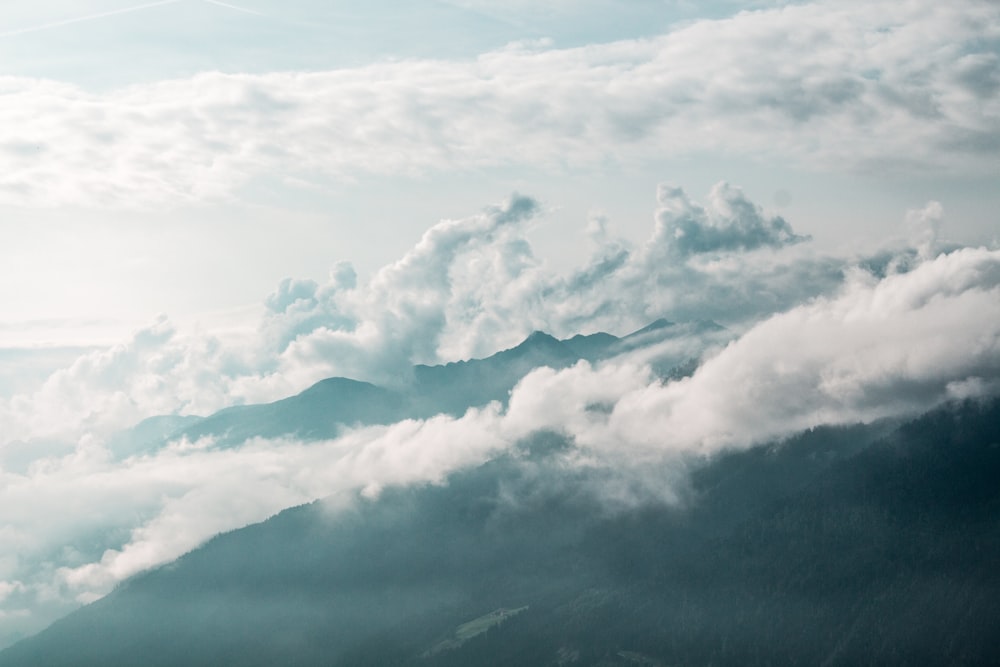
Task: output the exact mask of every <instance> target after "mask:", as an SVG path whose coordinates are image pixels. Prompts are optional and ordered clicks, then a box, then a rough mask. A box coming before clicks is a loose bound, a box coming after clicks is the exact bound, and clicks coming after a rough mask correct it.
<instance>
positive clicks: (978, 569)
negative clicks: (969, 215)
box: [0, 341, 1000, 667]
mask: <svg viewBox="0 0 1000 667" xmlns="http://www.w3.org/2000/svg"><path fill="white" fill-rule="evenodd" d="M535 344H537V345H539V346H550V345H551V342H550V341H535V343H532V345H535ZM515 349H516V348H515ZM566 446H567V445H566V443H565V442H563V441H562V440H561V439H560V438H559V437H557V436H555V435H553V434H541V435H539V436H537V437H535V438H533V439H532V440H531V441H529V442H525V443H524V444H523V447H522V449H521V450H520V451H519V452H515V453H513V454H511V455H508V456H501V457H500V458H498V459H496V460H494V461H491V462H489V463H487V464H485V465H483V466H480V467H477V468H474V469H470V470H465V471H461V472H459V473H456V474H454V475H452V476H451V477H450V478H449V480H448V481H447V483H446V484H443V485H428V486H422V487H410V488H402V489H388V490H386V491H385V492H384V493H383V495H382V496H381V497H380V498H379V499H377V500H364V499H361V498H359V499H358V500H357V503H356V505H355V506H354V507H353V508H352V509H349V510H345V511H343V512H340V513H338V514H331V513H330V512H329V511H328V510H326V509H325V508H324V507H323V506H322V504H321V503H314V504H312V505H307V506H303V507H298V508H294V509H290V510H287V511H285V512H283V513H281V514H279V515H277V516H275V517H273V518H272V519H270V520H268V521H266V522H264V523H261V524H257V525H254V526H250V527H247V528H244V529H241V530H237V531H233V532H231V533H227V534H224V535H220V536H218V537H217V538H215V539H213V540H211V541H210V542H209V543H207V544H206V545H204V546H203V547H202V548H200V549H198V550H196V551H194V552H192V553H190V554H188V555H187V556H185V557H183V558H181V559H179V560H178V561H176V562H175V563H172V564H170V565H168V566H165V567H162V568H159V569H157V570H154V571H151V572H148V573H145V574H142V575H139V576H137V577H134V578H133V579H131V580H129V581H128V582H126V583H125V584H123V585H122V586H120V587H119V588H118V589H117V590H116V591H115V592H113V593H112V594H111V595H109V596H107V597H106V598H104V599H103V600H100V601H98V602H96V603H94V604H92V605H89V606H87V607H85V608H83V609H81V610H80V611H78V612H76V613H74V614H72V615H70V616H69V617H67V618H65V619H63V620H62V621H59V622H57V623H56V624H54V625H53V626H51V627H50V628H49V629H48V630H46V631H44V632H42V633H41V634H39V635H38V636H36V637H34V638H31V639H28V640H25V641H22V642H21V643H19V644H17V645H15V646H13V647H11V648H9V649H7V650H6V651H3V652H0V667H29V666H30V667H35V666H37V665H46V666H49V667H59V666H63V665H66V666H68V665H106V666H110V667H117V666H121V665H147V666H157V665H163V666H166V665H171V666H173V665H220V664H233V665H275V664H280V665H301V666H311V665H326V666H339V665H343V666H348V665H350V666H365V665H414V666H416V665H422V666H432V667H443V666H451V665H455V666H457V665H463V666H466V667H469V666H473V667H474V666H479V665H524V666H534V665H539V666H540V665H618V666H631V665H647V666H651V665H682V664H683V665H709V664H712V665H740V666H744V665H791V664H803V665H916V664H919V665H945V664H949V665H950V664H967V665H995V664H1000V568H997V563H1000V520H998V519H1000V484H997V480H998V479H1000V400H993V401H991V402H986V403H977V402H972V401H969V402H964V403H959V404H955V405H950V406H946V407H943V408H941V409H938V410H935V411H933V412H931V413H928V414H927V415H924V416H922V417H920V418H917V419H915V420H912V421H909V422H906V423H902V424H898V423H892V422H881V423H876V424H873V425H868V426H855V427H849V428H832V427H823V428H817V429H814V430H812V431H809V432H807V433H804V434H801V435H799V436H797V437H795V438H792V439H790V440H788V441H786V442H783V443H775V444H773V445H770V446H762V447H757V448H754V449H751V450H748V451H743V452H737V453H730V454H726V455H722V456H719V457H717V458H715V459H714V460H712V461H710V462H707V463H705V464H703V465H700V466H698V467H696V468H694V469H692V471H691V473H690V488H689V490H688V492H687V493H686V495H685V500H684V502H682V503H681V504H680V505H679V506H667V505H663V504H659V503H656V502H653V501H648V502H643V503H637V504H635V505H634V506H625V507H623V506H620V505H607V504H605V503H604V502H602V501H601V500H600V498H601V494H600V493H599V492H598V491H599V490H600V489H601V488H603V487H602V485H603V484H604V483H605V482H607V481H608V480H606V479H604V478H603V476H602V475H603V473H601V472H600V471H599V470H594V469H582V468H581V469H575V468H567V467H566V466H565V465H564V464H563V463H562V461H563V459H561V458H560V456H559V455H560V453H561V452H562V451H563V450H564V448H565V447H566Z"/></svg>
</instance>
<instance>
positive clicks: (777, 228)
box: [650, 183, 808, 257]
mask: <svg viewBox="0 0 1000 667" xmlns="http://www.w3.org/2000/svg"><path fill="white" fill-rule="evenodd" d="M657 199H658V200H659V203H660V210H659V213H658V214H657V216H656V231H655V233H654V235H653V238H652V239H651V241H650V245H651V246H658V247H660V248H662V249H663V250H665V251H667V252H668V253H670V254H672V255H677V256H680V257H688V256H690V255H696V254H700V253H708V252H717V251H720V250H723V251H724V250H754V249H756V248H760V247H764V246H770V247H772V248H780V247H781V246H783V245H790V244H793V243H800V242H802V241H806V240H808V237H806V236H799V235H798V234H796V233H795V232H793V231H792V226H791V225H789V224H788V222H786V221H785V220H784V219H783V218H781V217H780V216H775V217H773V218H770V219H768V218H767V217H766V216H765V215H764V213H763V211H762V210H761V208H760V207H759V206H757V205H756V204H754V203H753V202H751V201H750V200H748V199H747V198H746V196H745V195H744V194H743V193H742V192H741V191H740V190H739V189H738V188H733V187H730V186H729V184H728V183H719V184H718V185H716V186H715V187H714V188H712V191H711V192H710V193H709V196H708V208H707V209H705V208H702V207H701V206H698V205H697V204H694V203H692V202H691V200H690V199H688V197H687V195H686V194H685V192H684V190H683V189H681V188H679V187H676V186H670V185H661V186H660V187H659V190H658V192H657Z"/></svg>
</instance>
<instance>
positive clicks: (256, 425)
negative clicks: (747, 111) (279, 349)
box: [118, 320, 721, 452]
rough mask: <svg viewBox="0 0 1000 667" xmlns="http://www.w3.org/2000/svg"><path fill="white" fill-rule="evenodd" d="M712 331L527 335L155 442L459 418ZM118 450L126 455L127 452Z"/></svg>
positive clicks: (683, 328)
mask: <svg viewBox="0 0 1000 667" xmlns="http://www.w3.org/2000/svg"><path fill="white" fill-rule="evenodd" d="M713 330H721V327H720V326H719V325H717V324H714V323H709V324H706V323H694V324H673V323H670V322H667V321H666V320H657V321H656V322H654V323H653V324H651V325H649V326H647V327H644V328H643V329H640V330H639V331H637V332H635V333H633V334H630V335H628V336H624V337H622V338H619V337H617V336H613V335H611V334H607V333H595V334H591V335H577V336H573V337H572V338H568V339H566V340H559V339H557V338H555V337H553V336H550V335H549V334H546V333H544V332H541V331H535V332H534V333H532V334H531V335H530V336H528V337H527V338H526V339H525V340H524V341H523V342H522V343H521V344H520V345H517V346H516V347H513V348H510V349H508V350H503V351H501V352H497V353H496V354H494V355H492V356H490V357H487V358H485V359H471V360H468V361H458V362H453V363H448V364H443V365H438V366H425V365H418V366H414V367H413V374H412V379H411V381H410V382H408V383H406V384H405V385H403V386H401V387H394V388H385V387H379V386H376V385H373V384H369V383H367V382H359V381H357V380H350V379H347V378H328V379H326V380H322V381H320V382H318V383H317V384H315V385H313V386H312V387H310V388H308V389H306V390H305V391H303V392H302V393H300V394H297V395H295V396H291V397H289V398H285V399H282V400H280V401H275V402H273V403H267V404H263V405H241V406H235V407H231V408H226V409H224V410H221V411H219V412H217V413H215V414H213V415H210V416H208V417H205V418H203V419H198V418H195V419H194V420H193V421H191V418H186V419H188V421H186V422H184V423H182V424H180V425H179V427H178V428H177V429H176V430H174V431H172V432H164V433H162V434H161V435H160V441H161V442H162V441H163V440H165V439H167V438H171V439H175V438H180V437H187V438H188V439H189V440H197V439H198V438H200V437H203V436H214V437H216V438H217V439H218V440H219V443H220V444H221V445H222V446H225V445H227V444H229V445H231V444H238V443H241V442H243V441H244V440H246V439H247V438H250V437H255V436H260V437H270V438H273V437H279V436H283V435H288V436H295V437H300V438H306V439H321V438H332V437H335V436H336V435H337V434H338V433H339V432H340V431H341V430H342V429H343V427H345V426H353V425H358V424H391V423H394V422H397V421H400V420H402V419H419V418H426V417H431V416H433V415H436V414H442V413H445V414H451V415H454V416H460V415H462V414H464V413H465V411H466V410H468V409H469V408H470V407H479V406H483V405H486V404H487V403H489V402H490V401H501V402H506V401H507V399H508V397H509V394H510V391H511V389H513V388H514V386H515V385H516V384H517V383H518V381H520V380H521V378H523V377H524V376H525V375H527V374H528V373H530V372H531V371H532V370H534V369H535V368H539V367H541V366H548V367H550V368H556V369H561V368H568V367H569V366H572V365H573V364H575V363H576V362H578V361H580V360H581V359H583V360H586V361H590V362H598V361H600V360H602V359H607V358H609V357H612V356H614V355H616V354H621V353H623V352H627V351H630V350H636V349H639V348H642V347H648V346H651V345H654V344H655V343H658V342H661V341H663V340H665V339H668V338H670V337H684V336H697V335H700V334H703V333H704V332H706V331H713ZM686 361H688V359H687V358H686V357H685V358H675V357H673V356H670V355H665V356H662V357H660V358H658V359H657V360H656V364H655V367H656V369H657V370H662V371H663V373H664V374H668V373H669V372H670V371H671V370H673V369H675V368H677V367H678V365H680V364H683V363H684V362H686ZM161 419H165V420H166V419H177V418H161ZM146 430H149V429H146ZM125 439H126V440H128V438H125ZM148 446H149V444H148V441H144V444H143V447H146V448H148ZM118 449H119V450H120V451H125V452H127V451H130V449H129V448H128V447H119V448H118ZM132 449H136V447H134V446H133V447H132Z"/></svg>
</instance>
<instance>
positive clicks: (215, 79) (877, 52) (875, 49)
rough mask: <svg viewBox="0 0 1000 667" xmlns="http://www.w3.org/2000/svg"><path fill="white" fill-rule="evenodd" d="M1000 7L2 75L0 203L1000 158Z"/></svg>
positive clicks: (821, 8)
mask: <svg viewBox="0 0 1000 667" xmlns="http://www.w3.org/2000/svg"><path fill="white" fill-rule="evenodd" d="M997 26H1000V8H998V7H997V6H996V4H995V3H990V2H985V1H983V0H962V1H961V2H952V3H935V2H930V0H920V1H917V2H909V3H905V4H902V5H901V4H899V3H887V2H876V3H872V2H861V1H860V0H856V1H855V0H852V1H851V2H841V1H838V2H833V1H818V2H812V3H805V4H800V5H791V6H784V7H780V8H770V9H762V10H759V11H751V12H741V13H739V14H737V15H735V16H733V17H731V18H727V19H722V20H702V21H698V22H694V23H691V24H686V25H683V26H680V27H676V28H674V29H672V30H671V31H669V32H667V33H666V34H663V35H661V36H659V37H656V38H652V39H644V40H630V41H621V42H614V43H609V44H604V45H594V46H587V47H582V48H575V49H551V48H550V49H547V50H538V49H532V50H524V49H516V48H512V49H503V50H500V51H496V52H491V53H486V54H483V55H482V56H480V57H479V58H476V59H474V60H470V61H457V62H452V61H429V60H410V61H403V62H390V63H380V64H377V65H370V66H365V67H358V68H353V69H341V70H335V71H326V72H310V73H301V72H284V73H272V74H261V75H248V74H223V73H204V74H200V75H198V76H195V77H193V78H190V79H184V80H175V81H165V82H160V83H153V84H144V85H139V86H133V87H129V88H126V89H122V90H116V91H111V92H106V93H92V92H87V91H85V90H82V89H80V88H77V87H75V86H72V85H68V84H64V83H59V82H54V81H40V80H34V79H22V78H13V77H6V78H3V79H0V95H2V96H3V100H4V104H2V105H0V174H2V176H0V201H2V202H7V203H13V204H18V205H27V206H53V205H60V204H70V205H83V206H97V207H102V206H156V205H161V204H163V203H172V204H183V203H187V202H194V201H202V200H205V199H219V198H225V197H228V196H231V195H232V194H233V193H234V192H235V190H236V189H237V188H239V187H240V186H241V185H244V184H246V183H248V182H249V181H250V180H251V179H253V178H255V177H258V176H260V175H263V174H275V173H277V174H286V175H287V177H288V178H289V182H294V181H303V182H314V181H315V180H316V178H334V179H350V178H352V175H354V174H357V173H358V172H368V173H414V172H420V171H426V170H429V169H450V168H468V167H478V166H489V165H511V164H530V165H533V166H546V165H547V166H564V165H567V164H570V165H586V164H599V163H603V162H605V161H607V160H609V159H610V160H613V161H619V162H631V161H634V160H643V159H647V158H656V157H662V156H664V155H672V156H679V155H689V154H693V153H696V152H703V151H724V152H726V153H727V154H733V153H736V154H747V155H753V156H755V157H758V158H759V157H771V158H773V159H777V160H780V161H781V162H782V163H787V162H792V163H798V164H800V165H804V166H808V167H810V168H815V167H817V166H819V167H822V166H836V167H838V168H843V167H846V168H862V169H864V168H871V167H878V168H886V167H890V166H895V167H897V168H898V167H909V166H915V165H916V166H921V167H924V168H926V167H932V168H935V169H945V170H952V171H954V170H958V171H968V170H971V169H982V168H983V167H984V166H985V167H990V168H995V167H996V165H997V158H996V155H997V151H996V147H997V144H998V137H1000V94H998V87H997V85H996V77H995V75H994V73H995V67H992V66H993V65H995V64H996V54H995V52H994V49H993V47H992V46H991V44H993V43H994V41H995V40H996V39H997V37H998V30H1000V29H998V28H997Z"/></svg>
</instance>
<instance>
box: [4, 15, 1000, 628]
mask: <svg viewBox="0 0 1000 667" xmlns="http://www.w3.org/2000/svg"><path fill="white" fill-rule="evenodd" d="M998 47H1000V7H998V6H997V4H996V3H995V2H988V1H986V0H959V1H957V2H952V3H940V2H933V1H932V0H909V1H907V2H870V1H861V0H835V1H834V0H814V1H811V2H795V3H785V2H764V1H761V2H751V3H740V2H728V1H727V2H712V3H700V2H699V3H696V2H686V1H677V2H666V1H653V0H630V1H629V2H611V1H610V0H549V2H544V3H542V2H538V1H537V0H536V1H534V2H528V1H527V0H524V1H522V0H508V1H507V2H503V3H500V2H489V1H487V0H453V1H451V2H446V1H439V2H396V1H390V0H380V1H379V2H366V3H363V4H362V3H356V4H355V3H347V2H319V1H318V0H317V1H313V0H300V1H298V2H280V3H279V2H276V1H272V0H236V1H234V2H228V1H226V2H221V1H220V2H209V1H206V0H176V1H172V2H171V1H164V2H152V1H151V2H136V3H130V2H127V1H126V0H100V1H91V0H73V1H70V0H63V1H55V0H37V1H35V2H32V3H5V4H4V6H3V7H2V8H0V305H2V308H0V424H2V425H3V429H2V432H0V536H2V537H3V539H2V540H0V645H3V644H5V643H8V642H9V641H11V640H12V639H13V638H14V637H15V636H16V635H17V633H19V632H29V631H33V630H37V629H38V628H40V627H41V626H42V625H44V624H45V623H47V622H48V621H51V620H52V619H54V618H56V617H58V616H59V615H60V614H63V613H65V612H66V611H67V610H69V609H71V608H72V607H73V606H74V605H76V604H79V603H81V602H86V601H89V600H93V599H95V598H97V597H99V596H100V595H102V594H103V593H104V592H106V591H107V590H110V588H111V587H113V586H114V585H115V583H117V582H118V581H121V580H122V579H123V578H125V577H128V576H130V575H131V574H133V573H135V572H138V571H141V570H142V569H144V568H146V567H151V566H154V565H157V564H160V563H163V562H166V561H168V560H170V559H172V558H174V557H176V556H177V555H179V554H181V553H183V552H184V551H186V550H188V549H190V548H192V547H194V546H196V545H197V544H198V543H199V542H201V541H202V540H204V539H207V538H208V537H210V536H211V535H213V534H215V533H216V532H218V531H221V530H228V529H231V528H235V527H239V526H241V525H245V524H246V523H248V522H252V521H256V520H260V519H262V518H264V517H266V516H268V515H270V514H271V513H273V512H275V511H278V510H280V509H281V508H283V507H287V506H289V505H292V504H295V503H300V502H306V501H308V500H311V499H313V498H318V497H322V496H323V495H327V494H330V493H334V492H354V491H357V490H358V489H363V488H374V489H376V490H377V488H379V486H380V485H381V484H392V483H400V484H402V483H420V482H426V481H428V480H440V479H441V478H442V476H443V475H445V474H446V473H447V472H448V471H449V470H451V469H453V468H454V467H455V466H458V465H468V464H471V463H473V462H475V461H478V460H481V459H482V457H484V456H488V455H490V453H491V452H495V451H498V449H499V448H502V447H505V446H508V445H509V444H510V443H511V442H513V441H515V440H516V439H517V438H518V437H522V436H523V435H524V434H526V433H530V432H532V430H533V429H536V428H564V429H568V430H567V433H569V434H571V435H572V436H573V438H574V439H575V440H576V442H578V443H579V444H580V446H581V448H582V451H584V452H585V454H586V456H584V458H585V459H587V458H588V457H591V456H593V457H596V458H595V459H594V460H604V459H603V458H602V457H605V458H607V459H608V460H611V459H614V460H615V461H617V462H618V463H620V462H621V461H622V460H625V461H626V462H628V461H631V460H632V458H633V457H634V459H635V460H637V461H638V460H647V459H649V458H652V459H656V458H657V457H662V456H667V457H668V456H671V455H673V454H672V453H676V452H713V451H718V450H719V449H722V448H733V447H743V446H750V445H751V444H753V443H754V442H760V441H764V440H766V439H768V438H775V437H781V436H783V435H785V434H787V433H788V432H790V430H794V429H804V428H809V427H811V426H814V425H817V424H821V423H854V422H857V421H868V420H872V419H876V418H879V417H884V416H892V415H899V414H906V413H908V412H913V411H919V410H922V409H926V408H928V407H930V406H932V405H935V404H937V403H940V402H942V401H945V400H949V399H953V398H962V397H968V396H977V395H984V394H989V393H991V392H992V393H995V392H996V391H997V390H998V387H1000V379H998V378H1000V362H998V359H1000V331H998V327H1000V312H998V308H1000V270H998V266H1000V250H998V247H997V244H998V239H997V236H998V234H997V230H998V229H1000V226H998V219H997V211H1000V183H998V178H997V174H998V173H1000V74H998V72H1000V48H998ZM660 317H666V318H669V319H671V320H673V321H677V322H692V321H697V320H702V319H710V320H714V321H716V322H718V323H721V324H722V325H724V326H725V327H726V329H725V330H724V332H723V333H722V334H713V336H715V337H708V338H704V339H703V338H699V337H698V335H693V336H690V337H689V338H684V340H682V341H680V342H677V341H674V342H673V343H671V344H675V343H676V344H677V345H678V346H679V347H678V349H677V350H674V352H675V353H677V354H681V353H683V354H684V355H692V356H700V357H701V359H702V361H703V364H702V365H701V366H700V367H699V369H698V371H697V372H696V373H695V374H694V375H693V376H692V377H691V378H689V379H685V380H682V381H677V382H667V383H663V382H660V381H659V380H658V379H657V378H656V377H653V376H652V375H651V373H650V370H649V368H648V367H647V366H646V365H645V364H647V363H648V361H649V359H648V358H643V357H641V355H639V356H637V357H635V358H633V357H630V358H628V359H624V360H618V361H614V362H613V363H612V362H609V363H608V364H607V365H605V366H602V367H599V368H590V367H584V366H578V367H575V368H574V369H570V370H568V371H566V372H562V373H555V372H553V371H546V370H544V369H543V370H541V371H538V372H536V373H535V374H533V375H531V376H529V378H528V381H526V382H525V383H524V386H522V387H521V389H520V390H518V391H516V392H515V397H514V398H513V399H512V401H511V407H510V409H509V410H506V411H504V410H501V409H500V408H499V407H498V406H488V407H485V408H483V409H482V410H481V411H472V412H470V413H469V414H468V415H466V416H465V417H463V418H461V419H451V418H443V417H442V418H435V419H433V420H428V421H426V422H420V421H416V422H406V423H402V424H398V425H394V426H392V427H386V428H381V427H379V428H371V429H366V428H361V429H358V430H356V431H353V432H350V433H348V434H347V436H345V439H336V440H332V441H328V442H324V443H319V444H317V443H302V442H293V441H281V442H271V441H263V440H254V441H248V442H247V443H243V444H242V445H240V446H238V447H235V448H233V449H232V450H226V451H225V452H220V451H215V450H212V449H211V447H210V445H211V443H208V444H205V443H201V444H200V445H199V444H198V443H188V442H173V443H169V444H168V445H165V446H164V447H163V448H162V450H161V451H157V452H153V453H151V454H149V455H148V456H137V457H130V458H127V459H125V460H118V459H115V458H114V455H113V454H112V452H111V451H110V449H109V444H108V443H109V442H111V441H112V439H113V438H114V437H115V434H116V433H119V432H121V431H122V430H123V429H128V428H129V427H131V426H133V425H134V424H136V423H138V422H139V421H140V420H142V419H144V418H146V417H150V416H154V415H207V414H210V413H212V412H213V411H215V410H218V409H220V408H223V407H226V406H229V405H233V404H239V403H253V402H264V401H270V400H275V399H278V398H282V397H285V396H288V395H290V394H293V393H295V392H297V391H301V390H302V389H304V388H306V387H308V386H309V385H310V384H311V383H313V382H315V381H318V380H320V379H322V378H325V377H329V376H335V375H341V376H347V377H352V378H357V379H362V380H369V381H373V382H378V383H382V384H385V385H390V386H391V385H394V384H396V385H398V384H400V383H404V382H405V381H406V379H407V373H408V372H409V369H410V367H411V365H412V364H414V363H439V362H447V361H453V360H456V359H465V358H470V357H482V356H486V355H489V354H492V353H494V352H496V351H497V350H500V349H505V348H509V347H512V346H514V345H516V344H517V343H519V342H520V341H521V340H523V339H524V337H525V336H527V335H528V334H529V333H530V332H531V331H533V330H536V329H541V330H545V331H548V332H551V333H552V334H554V335H557V336H560V337H569V336H572V335H574V334H576V333H591V332H594V331H608V332H611V333H614V334H625V333H628V332H630V331H633V330H636V329H638V328H640V327H642V326H644V325H646V324H648V323H649V322H651V321H652V320H654V319H657V318H660ZM684 330H685V331H687V330H686V329H684ZM692 330H700V329H697V327H695V328H694V329H692ZM727 343H728V345H727ZM594 404H600V405H613V406H614V409H613V410H610V411H608V413H607V414H604V413H603V412H601V415H599V416H595V413H594V411H592V410H589V409H587V406H589V405H594ZM665 433H669V434H671V435H670V439H669V442H664V435H663V434H665ZM454 442H463V443H469V447H470V449H463V448H461V447H449V448H443V449H440V450H439V449H438V448H440V447H442V445H441V443H454ZM609 444H610V445H612V446H613V447H612V448H611V449H608V445H609ZM614 448H620V451H618V450H616V449H614ZM345 452H346V454H345ZM352 452H354V453H356V454H357V456H355V455H354V454H352ZM425 452H431V453H435V456H424V455H423V454H424V453H425ZM644 457H646V458H644ZM588 460H590V459H588ZM369 463H370V465H369ZM618 463H615V464H614V465H618ZM362 464H363V465H362ZM417 464H420V465H417ZM629 465H632V464H631V463H630V464H629ZM421 466H423V467H421ZM331 480H336V483H335V484H334V483H332V482H331ZM331 484H332V486H331ZM338 485H340V486H338ZM345 485H346V486H345ZM95 536H96V537H95Z"/></svg>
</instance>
